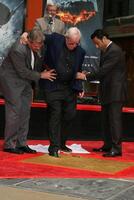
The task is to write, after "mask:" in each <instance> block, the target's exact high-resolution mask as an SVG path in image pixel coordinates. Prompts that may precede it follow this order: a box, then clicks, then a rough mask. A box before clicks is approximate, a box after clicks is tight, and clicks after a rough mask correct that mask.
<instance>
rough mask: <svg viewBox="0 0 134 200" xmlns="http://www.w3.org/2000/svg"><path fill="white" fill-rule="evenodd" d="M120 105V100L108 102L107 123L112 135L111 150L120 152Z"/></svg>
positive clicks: (121, 105)
mask: <svg viewBox="0 0 134 200" xmlns="http://www.w3.org/2000/svg"><path fill="white" fill-rule="evenodd" d="M122 107H123V104H122V103H121V102H113V103H112V104H110V111H109V115H110V116H109V124H110V132H111V135H112V151H114V152H117V153H122V145H121V142H122Z"/></svg>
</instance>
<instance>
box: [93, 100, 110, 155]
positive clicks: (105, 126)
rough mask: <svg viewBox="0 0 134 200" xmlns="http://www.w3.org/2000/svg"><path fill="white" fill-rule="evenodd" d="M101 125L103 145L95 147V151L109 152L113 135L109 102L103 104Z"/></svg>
mask: <svg viewBox="0 0 134 200" xmlns="http://www.w3.org/2000/svg"><path fill="white" fill-rule="evenodd" d="M101 126H102V140H103V145H102V146H101V147H99V148H93V151H95V152H109V151H110V150H111V148H112V137H111V132H110V124H109V104H105V105H102V106H101Z"/></svg>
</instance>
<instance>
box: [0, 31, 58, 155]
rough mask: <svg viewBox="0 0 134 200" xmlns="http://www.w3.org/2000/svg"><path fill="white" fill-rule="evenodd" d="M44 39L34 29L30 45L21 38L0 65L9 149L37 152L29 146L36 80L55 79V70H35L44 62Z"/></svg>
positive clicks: (7, 145)
mask: <svg viewBox="0 0 134 200" xmlns="http://www.w3.org/2000/svg"><path fill="white" fill-rule="evenodd" d="M43 39H44V36H43V33H42V32H41V31H40V30H32V31H31V32H30V33H29V34H28V42H27V45H24V44H21V43H20V41H19V40H18V41H17V42H16V43H15V44H14V45H13V46H12V47H11V49H10V51H9V53H8V55H7V57H6V58H5V59H4V61H3V64H2V65H1V66H0V87H1V90H2V93H3V96H4V98H5V123H6V124H5V142H4V151H5V152H9V153H16V154H22V153H36V151H35V150H32V149H30V148H29V147H28V145H27V134H28V129H29V118H30V107H31V106H30V105H31V101H32V83H33V82H34V81H38V80H39V79H40V78H41V79H48V80H50V81H53V79H55V73H54V70H50V71H43V72H41V73H40V72H37V71H35V69H36V70H37V67H38V65H40V64H41V62H40V59H41V58H39V56H38V51H39V50H40V49H41V47H42V44H43Z"/></svg>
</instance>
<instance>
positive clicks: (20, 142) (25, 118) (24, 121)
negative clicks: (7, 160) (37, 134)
mask: <svg viewBox="0 0 134 200" xmlns="http://www.w3.org/2000/svg"><path fill="white" fill-rule="evenodd" d="M31 103H32V88H31V85H30V84H28V85H27V86H26V87H25V89H24V90H23V91H22V94H21V110H20V123H19V124H20V126H19V129H18V132H17V142H16V146H17V147H22V146H26V145H27V134H28V130H29V119H30V110H31Z"/></svg>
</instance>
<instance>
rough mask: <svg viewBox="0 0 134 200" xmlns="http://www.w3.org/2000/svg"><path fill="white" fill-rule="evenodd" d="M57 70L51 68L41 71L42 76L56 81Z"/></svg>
mask: <svg viewBox="0 0 134 200" xmlns="http://www.w3.org/2000/svg"><path fill="white" fill-rule="evenodd" d="M56 76H57V74H56V72H55V69H51V70H44V71H43V72H41V78H42V79H48V80H50V81H54V80H55V79H56Z"/></svg>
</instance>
